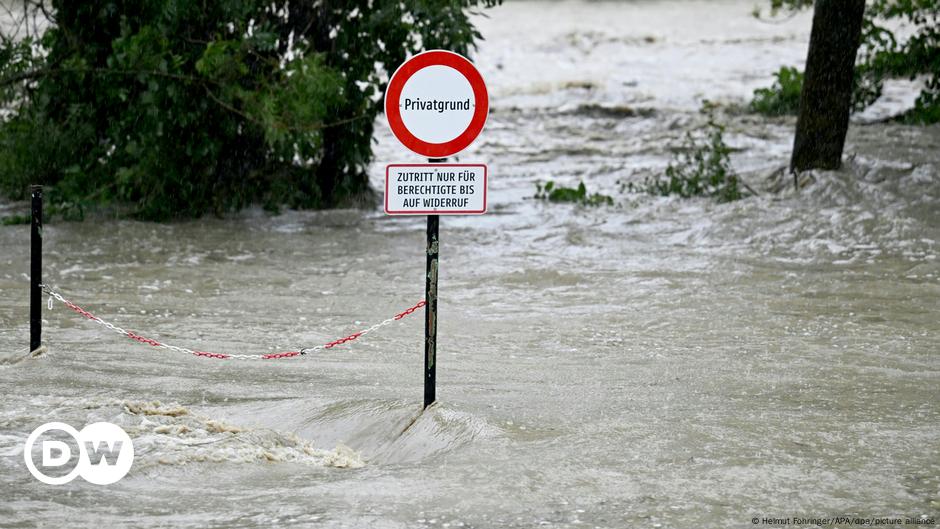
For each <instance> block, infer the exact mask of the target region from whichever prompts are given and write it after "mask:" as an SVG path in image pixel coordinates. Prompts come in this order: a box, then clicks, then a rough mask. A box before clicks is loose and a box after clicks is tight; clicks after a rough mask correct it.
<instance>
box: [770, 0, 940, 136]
mask: <svg viewBox="0 0 940 529" xmlns="http://www.w3.org/2000/svg"><path fill="white" fill-rule="evenodd" d="M770 3H771V13H772V14H776V13H778V12H780V11H788V12H795V11H798V10H800V9H803V8H806V7H810V6H812V5H813V2H812V1H811V0H770ZM886 23H895V24H900V25H902V26H905V33H906V34H907V33H909V36H908V37H906V38H904V39H900V40H899V39H898V37H897V35H895V34H894V33H893V32H892V31H890V30H889V29H887V28H886V27H885V24H886ZM892 78H902V79H903V78H906V79H910V80H914V79H917V78H923V79H924V87H923V89H922V90H921V93H920V95H919V96H918V98H917V101H916V102H915V104H914V108H912V109H911V110H910V111H908V112H907V113H906V114H905V115H904V116H902V118H901V119H902V120H903V121H905V122H908V123H918V124H929V123H937V122H940V1H937V0H873V1H869V2H868V4H867V6H866V8H865V19H864V21H863V23H862V36H861V45H860V47H859V52H858V60H857V64H856V66H855V85H854V87H853V93H852V106H853V108H854V110H856V111H859V110H863V109H864V108H865V107H867V106H869V105H871V104H872V103H874V102H875V101H876V100H877V99H878V98H879V97H881V93H882V89H883V87H884V82H885V80H887V79H892ZM770 90H773V88H771V89H770ZM756 96H757V93H756V92H755V101H757V97H756ZM752 108H753V103H752Z"/></svg>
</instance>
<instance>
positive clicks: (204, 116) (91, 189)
mask: <svg viewBox="0 0 940 529" xmlns="http://www.w3.org/2000/svg"><path fill="white" fill-rule="evenodd" d="M498 2H499V0H464V1H461V2H452V1H449V0H417V1H413V2H407V3H401V2H372V1H371V0H354V1H344V2H337V1H325V2H316V3H315V2H275V3H272V2H269V1H265V0H223V1H218V2H209V3H204V2H189V1H181V0H144V1H137V0H133V1H132V0H92V1H88V2H67V1H64V0H52V1H51V2H48V1H47V2H44V3H43V2H25V3H23V4H22V6H23V7H21V8H20V9H23V10H25V11H26V12H25V16H24V17H22V22H21V23H20V24H19V26H17V27H12V28H11V27H7V26H5V27H4V29H3V30H2V34H0V37H2V38H0V106H2V108H3V110H4V111H3V113H2V115H3V117H2V119H0V194H2V195H4V196H6V197H9V198H13V199H23V198H25V196H26V193H27V185H28V184H30V183H38V184H45V185H47V186H51V188H50V189H49V190H48V192H47V196H48V200H49V203H50V204H51V206H52V207H51V210H52V212H53V213H59V214H62V215H66V216H70V217H81V216H82V215H83V213H84V211H85V210H86V209H88V208H90V207H94V208H101V207H107V208H109V209H115V208H117V209H120V210H122V211H123V210H126V211H127V212H128V213H130V214H132V215H134V216H136V217H139V218H143V219H151V220H161V219H169V218H176V217H195V216H199V215H202V214H205V213H216V214H221V213H223V212H226V211H231V210H235V209H238V208H241V207H243V206H245V205H248V204H251V203H261V204H264V205H265V206H266V207H268V208H272V209H276V208H278V207H280V206H285V205H286V206H289V207H298V208H311V207H330V206H335V205H340V204H346V203H350V202H353V201H356V200H357V199H359V198H360V197H363V196H368V194H369V188H368V179H367V176H366V168H367V166H368V164H369V162H370V161H371V158H372V150H371V149H372V147H371V141H372V132H373V123H374V121H375V119H374V118H375V117H376V115H377V114H378V112H380V110H381V95H382V92H383V91H384V88H385V85H384V83H385V82H386V80H387V75H388V74H389V73H390V72H391V71H393V70H394V68H395V67H397V66H398V64H400V63H401V62H402V61H403V60H404V59H405V57H406V55H407V54H410V53H416V52H419V51H421V50H423V49H433V48H445V49H451V50H454V51H457V52H463V53H466V52H467V50H468V48H471V47H472V46H473V44H474V41H475V39H477V38H478V37H479V34H478V33H477V31H476V30H475V29H474V27H473V26H472V25H471V23H470V21H469V10H470V9H471V8H474V7H478V6H491V5H495V4H497V3H498ZM36 20H42V21H45V20H47V21H48V22H49V25H48V28H46V25H45V23H37V22H36Z"/></svg>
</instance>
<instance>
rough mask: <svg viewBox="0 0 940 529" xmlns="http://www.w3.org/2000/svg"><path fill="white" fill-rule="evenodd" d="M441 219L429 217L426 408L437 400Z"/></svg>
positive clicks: (425, 296)
mask: <svg viewBox="0 0 940 529" xmlns="http://www.w3.org/2000/svg"><path fill="white" fill-rule="evenodd" d="M428 161H429V162H431V163H440V162H444V161H446V158H431V159H429V160H428ZM439 227H440V217H439V216H438V215H428V238H427V275H426V276H425V283H424V300H425V302H426V303H427V305H426V306H425V309H424V312H425V319H424V407H425V408H427V407H428V406H430V405H431V404H434V401H435V400H437V276H438V268H439V267H438V263H439V260H438V251H439V250H440V244H439V234H440V230H439Z"/></svg>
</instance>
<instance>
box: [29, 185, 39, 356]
mask: <svg viewBox="0 0 940 529" xmlns="http://www.w3.org/2000/svg"><path fill="white" fill-rule="evenodd" d="M29 190H30V196H31V198H32V212H31V215H30V216H31V219H32V220H31V222H30V228H31V229H30V237H29V243H30V244H29V350H30V351H35V350H36V349H39V347H40V346H41V345H42V302H41V301H40V299H41V298H42V287H41V286H40V285H41V284H42V186H37V185H34V186H30V188H29Z"/></svg>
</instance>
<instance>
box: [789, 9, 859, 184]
mask: <svg viewBox="0 0 940 529" xmlns="http://www.w3.org/2000/svg"><path fill="white" fill-rule="evenodd" d="M864 13H865V0H816V2H815V9H814V11H813V31H812V34H811V35H810V39H809V54H808V55H807V57H806V74H805V76H804V78H803V91H802V92H801V94H800V115H799V118H798V119H797V122H796V137H795V138H794V140H793V156H792V157H791V158H790V171H793V172H798V171H805V170H807V169H838V168H839V167H840V166H841V165H842V148H843V147H844V145H845V133H846V131H847V130H848V127H849V111H850V110H851V105H852V77H853V73H854V70H855V54H856V52H857V51H858V45H859V38H860V36H861V32H862V16H863V15H864Z"/></svg>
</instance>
